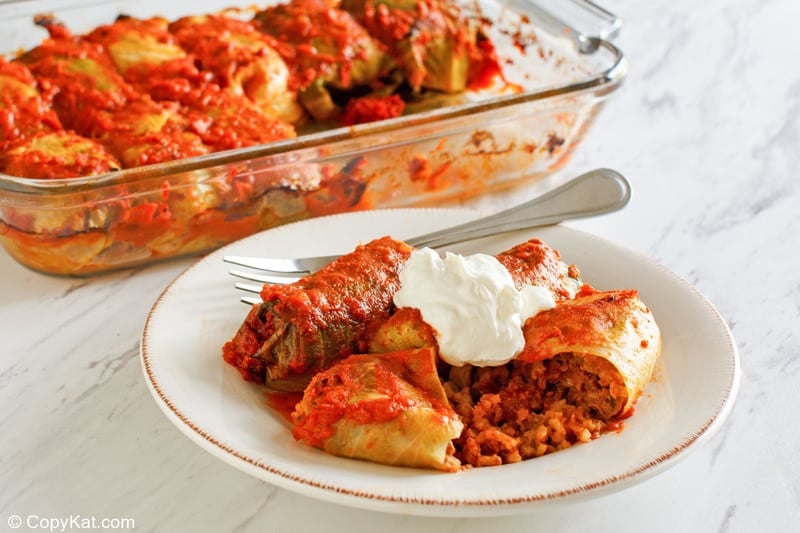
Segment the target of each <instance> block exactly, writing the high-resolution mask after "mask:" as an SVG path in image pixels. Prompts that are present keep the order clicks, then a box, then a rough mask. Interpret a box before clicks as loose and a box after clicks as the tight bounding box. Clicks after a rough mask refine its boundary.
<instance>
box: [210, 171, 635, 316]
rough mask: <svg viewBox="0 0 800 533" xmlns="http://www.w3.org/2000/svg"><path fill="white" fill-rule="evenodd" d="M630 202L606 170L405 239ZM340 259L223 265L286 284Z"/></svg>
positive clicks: (430, 238)
mask: <svg viewBox="0 0 800 533" xmlns="http://www.w3.org/2000/svg"><path fill="white" fill-rule="evenodd" d="M630 197H631V186H630V183H628V180H626V179H625V177H624V176H622V174H620V173H619V172H616V171H614V170H610V169H606V168H600V169H595V170H591V171H589V172H586V173H585V174H581V175H580V176H578V177H576V178H573V179H572V180H570V181H568V182H567V183H565V184H563V185H561V186H559V187H556V188H555V189H553V190H551V191H549V192H547V193H545V194H543V195H541V196H538V197H536V198H534V199H532V200H529V201H527V202H525V203H523V204H520V205H518V206H515V207H512V208H510V209H506V210H504V211H500V212H499V213H495V214H493V215H489V216H486V217H482V218H478V219H475V220H472V221H470V222H467V223H464V224H460V225H458V226H453V227H450V228H445V229H442V230H439V231H434V232H432V233H428V234H425V235H420V236H418V237H414V238H411V239H406V242H407V243H408V244H410V245H412V246H414V247H417V248H420V247H424V246H428V247H431V248H436V247H441V246H448V245H451V244H457V243H460V242H464V241H468V240H473V239H479V238H482V237H488V236H491V235H496V234H499V233H504V232H507V231H515V230H520V229H527V228H532V227H537V226H546V225H550V224H557V223H559V222H563V221H565V220H574V219H578V218H585V217H590V216H596V215H601V214H605V213H611V212H613V211H617V210H619V209H622V208H623V207H625V205H627V203H628V201H629V200H630ZM337 257H339V256H338V255H328V256H318V257H302V258H294V259H288V258H266V257H242V256H231V255H226V256H224V257H223V260H224V261H225V262H227V263H231V264H235V265H239V266H245V267H248V268H251V269H255V270H258V271H261V272H264V273H259V272H250V271H245V270H238V269H232V270H231V271H230V274H231V275H232V276H234V277H237V278H241V279H245V280H249V281H255V282H258V283H261V284H264V283H272V284H284V283H291V282H294V281H296V280H297V279H299V278H300V277H301V276H299V275H298V274H300V275H306V274H310V273H312V272H316V271H317V270H319V269H320V268H322V267H323V266H325V265H327V264H328V263H330V262H331V261H333V260H334V259H336V258H337ZM236 288H237V289H241V290H244V291H246V292H251V293H256V294H257V293H259V292H261V288H262V286H261V285H252V284H247V283H237V284H236ZM242 301H243V302H244V303H247V304H253V303H258V302H260V301H261V300H259V299H258V298H253V297H247V296H245V297H242Z"/></svg>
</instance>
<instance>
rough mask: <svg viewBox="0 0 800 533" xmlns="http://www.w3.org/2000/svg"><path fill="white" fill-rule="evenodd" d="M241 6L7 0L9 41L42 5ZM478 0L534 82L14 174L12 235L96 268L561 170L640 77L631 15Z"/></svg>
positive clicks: (9, 214)
mask: <svg viewBox="0 0 800 533" xmlns="http://www.w3.org/2000/svg"><path fill="white" fill-rule="evenodd" d="M233 3H234V2H232V0H222V1H211V0H206V1H194V2H188V1H186V2H174V3H164V2H155V1H152V0H151V1H131V0H128V1H118V2H96V3H92V2H87V1H85V0H72V1H66V2H65V1H61V2H50V3H47V2H30V1H22V2H14V1H12V2H7V3H2V4H0V36H2V37H0V51H6V52H7V53H8V54H9V55H13V53H14V52H15V51H19V50H25V49H29V48H31V47H33V46H36V45H37V44H38V43H39V41H40V40H41V39H42V38H44V37H45V34H44V32H41V33H37V32H40V31H41V30H40V29H39V28H36V27H35V26H34V25H33V23H32V20H33V16H34V15H36V14H40V13H52V14H54V15H55V16H56V17H57V18H58V19H59V20H61V21H63V22H65V23H66V25H67V26H68V27H69V28H70V29H71V30H73V31H75V32H78V33H79V32H82V31H88V30H90V29H92V28H93V27H95V26H97V25H99V24H104V23H109V22H112V21H113V20H114V18H115V17H116V16H117V15H118V14H120V13H125V14H129V15H132V16H137V17H146V16H153V15H160V16H164V17H167V18H175V17H179V16H183V15H186V14H197V13H210V12H214V11H218V10H220V9H223V8H226V7H229V6H230V5H232V4H233ZM463 7H464V9H467V10H472V12H473V13H474V14H475V16H479V17H481V19H482V20H490V21H491V24H489V25H488V27H487V31H488V33H489V36H490V38H491V39H492V42H493V43H494V45H495V47H496V49H497V52H498V56H499V57H500V59H501V64H503V65H504V75H505V77H506V79H507V80H509V82H511V83H514V84H517V85H518V86H520V87H522V90H520V91H518V92H515V93H511V94H508V93H504V94H492V93H491V92H490V91H487V92H485V93H480V94H466V95H463V98H462V99H461V100H460V101H459V102H458V103H454V104H449V105H441V106H438V107H434V108H431V109H429V110H426V111H421V112H418V113H415V114H410V115H406V116H401V117H398V118H393V119H388V120H383V121H379V122H372V123H367V124H361V125H357V126H351V127H339V128H335V129H330V130H326V131H320V132H316V133H311V134H305V135H300V136H298V137H297V138H294V139H289V140H283V141H278V142H272V143H269V144H264V145H259V146H252V147H248V148H241V149H235V150H228V151H223V152H217V153H212V154H208V155H203V156H199V157H193V158H188V159H183V160H178V161H173V162H169V163H163V164H154V165H148V166H143V167H138V168H131V169H127V170H121V171H116V172H111V173H107V174H104V175H100V176H91V177H79V178H69V179H50V180H41V179H26V178H18V177H13V176H9V175H6V174H0V242H2V244H3V246H4V247H5V249H6V250H7V251H8V253H9V254H10V255H11V256H13V257H14V258H15V259H16V260H17V261H19V262H20V263H22V264H24V265H26V266H28V267H30V268H32V269H35V270H38V271H41V272H46V273H51V274H62V275H84V274H90V273H95V272H101V271H107V270H112V269H118V268H124V267H131V266H134V265H140V264H145V263H149V262H152V261H156V260H162V259H166V258H172V257H178V256H184V255H188V254H199V253H203V252H207V251H210V250H212V249H214V248H217V247H219V246H221V245H223V244H226V243H228V242H231V241H233V240H236V239H239V238H241V237H244V236H246V235H249V234H252V233H254V232H257V231H260V230H264V229H267V228H271V227H275V226H277V225H280V224H285V223H288V222H292V221H297V220H301V219H305V218H309V217H314V216H320V215H326V214H331V213H339V212H345V211H352V210H361V209H379V208H389V207H404V206H419V205H439V204H442V203H446V202H452V201H456V200H463V199H465V198H470V197H474V196H477V195H482V194H487V193H491V192H493V191H497V190H500V189H504V188H508V187H511V186H515V185H519V184H522V183H527V182H531V181H533V180H537V179H540V178H542V177H544V176H546V175H548V174H550V173H552V172H553V171H555V170H557V169H559V168H560V167H561V166H563V165H564V164H565V162H566V161H567V160H568V158H569V155H570V153H571V152H572V151H573V150H575V149H576V148H577V147H578V145H579V144H580V143H581V140H582V139H583V138H584V135H586V133H587V131H588V130H589V128H590V126H591V125H592V123H593V120H594V118H595V116H596V114H597V113H598V111H599V110H600V109H601V107H602V104H603V102H604V101H605V100H606V99H607V98H608V97H609V95H611V94H612V93H613V92H614V91H615V90H616V89H617V88H618V87H619V85H620V84H621V82H622V80H623V79H624V77H625V73H626V63H625V60H624V57H623V55H622V53H621V52H620V50H619V49H617V48H616V47H615V46H614V45H613V44H612V43H611V42H609V41H608V40H607V39H608V38H611V37H613V34H614V33H615V32H616V30H617V29H618V26H619V24H618V20H617V19H616V18H615V17H613V16H612V15H610V14H609V13H607V12H605V11H604V10H602V9H601V8H599V7H598V6H596V5H595V4H592V3H590V2H585V1H580V0H560V1H559V2H552V1H545V0H541V1H537V2H533V1H525V0H519V1H513V2H509V1H502V0H500V1H498V0H464V4H463ZM566 8H569V9H566ZM320 238H324V237H322V236H321V237H320ZM274 253H279V252H274Z"/></svg>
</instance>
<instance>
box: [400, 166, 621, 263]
mask: <svg viewBox="0 0 800 533" xmlns="http://www.w3.org/2000/svg"><path fill="white" fill-rule="evenodd" d="M630 198H631V186H630V183H628V180H626V179H625V177H624V176H623V175H622V174H620V173H619V172H616V171H614V170H611V169H607V168H599V169H595V170H590V171H589V172H586V173H585V174H581V175H580V176H578V177H576V178H574V179H572V180H570V181H569V182H567V183H565V184H564V185H561V186H560V187H556V188H555V189H553V190H551V191H549V192H547V193H545V194H543V195H542V196H539V197H536V198H534V199H533V200H530V201H528V202H525V203H523V204H520V205H518V206H515V207H512V208H511V209H506V210H505V211H500V212H499V213H496V214H494V215H490V216H488V217H483V218H479V219H477V220H474V221H471V222H467V223H465V224H460V225H458V226H454V227H451V228H446V229H444V230H440V231H434V232H433V233H428V234H426V235H421V236H418V237H414V238H412V239H408V240H407V241H406V242H408V243H409V244H411V245H412V246H415V247H423V246H429V247H431V248H435V247H439V246H447V245H450V244H457V243H460V242H464V241H468V240H472V239H480V238H481V237H488V236H490V235H495V234H497V233H502V232H505V231H512V230H520V229H526V228H532V227H536V226H546V225H549V224H558V223H559V222H563V221H564V220H573V219H577V218H585V217H590V216H595V215H602V214H605V213H611V212H613V211H617V210H619V209H622V208H623V207H625V205H627V203H628V201H629V200H630Z"/></svg>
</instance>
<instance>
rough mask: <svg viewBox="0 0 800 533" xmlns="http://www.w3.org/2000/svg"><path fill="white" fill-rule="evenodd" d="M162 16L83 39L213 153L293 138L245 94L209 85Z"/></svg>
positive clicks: (128, 21) (129, 21)
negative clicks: (97, 47)
mask: <svg viewBox="0 0 800 533" xmlns="http://www.w3.org/2000/svg"><path fill="white" fill-rule="evenodd" d="M168 29H169V21H167V20H166V19H163V18H158V17H154V18H149V19H137V18H133V17H127V16H121V17H118V18H117V20H116V21H115V22H114V23H113V24H107V25H104V26H99V27H97V28H96V29H95V30H93V31H92V32H90V33H89V34H87V35H86V36H85V37H84V38H85V39H86V40H87V41H89V42H92V43H97V44H99V45H101V46H102V47H103V48H104V49H105V50H106V51H107V53H108V55H109V56H110V58H111V61H112V62H113V64H114V65H115V67H116V68H117V70H119V71H120V72H121V73H122V75H123V77H124V78H125V80H126V81H127V82H128V83H130V84H131V85H132V86H133V87H135V88H136V89H137V90H138V91H140V92H142V93H144V94H146V95H148V96H149V97H151V98H152V99H153V100H156V101H158V102H163V103H164V105H165V106H169V105H170V104H172V105H174V104H177V105H178V107H177V109H176V113H177V114H178V115H180V116H181V117H183V119H184V120H185V122H186V124H187V127H188V128H190V129H191V132H192V133H193V134H196V135H198V136H199V138H200V139H202V141H203V143H205V144H206V145H208V146H209V147H211V148H212V150H214V151H218V150H228V149H232V148H240V147H243V146H252V145H255V144H261V143H266V142H270V141H275V140H279V139H286V138H289V137H294V136H295V132H294V128H292V126H291V125H290V124H288V123H286V122H284V121H282V120H279V119H277V118H275V117H273V116H269V115H266V114H265V113H264V112H263V111H262V110H261V109H259V108H258V107H256V105H255V104H253V103H252V102H251V101H250V100H248V99H247V98H246V97H245V96H243V95H240V94H236V93H234V92H232V91H229V90H226V89H224V88H222V87H220V86H219V85H217V84H216V83H213V80H212V76H211V75H210V74H209V73H207V72H204V71H201V70H200V69H198V67H197V64H196V58H195V57H194V56H192V55H190V54H188V53H187V52H186V51H184V50H183V49H182V48H181V47H180V46H179V45H178V43H177V42H176V41H175V38H174V36H173V35H171V34H170V33H169V31H168Z"/></svg>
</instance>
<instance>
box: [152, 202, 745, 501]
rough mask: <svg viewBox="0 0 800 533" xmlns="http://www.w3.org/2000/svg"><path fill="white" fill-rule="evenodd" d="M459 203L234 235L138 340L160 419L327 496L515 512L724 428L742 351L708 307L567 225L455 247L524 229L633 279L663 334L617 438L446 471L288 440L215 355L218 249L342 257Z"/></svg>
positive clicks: (590, 269)
mask: <svg viewBox="0 0 800 533" xmlns="http://www.w3.org/2000/svg"><path fill="white" fill-rule="evenodd" d="M474 216H475V213H473V212H469V211H464V210H449V209H448V210H444V209H401V210H385V211H365V212H358V213H352V214H344V215H335V216H331V217H324V218H316V219H312V220H308V221H304V222H300V223H297V224H291V225H287V226H282V227H279V228H277V229H273V230H269V231H266V232H263V233H260V234H257V235H253V236H251V237H248V238H246V239H243V240H241V241H238V242H235V243H232V244H230V245H228V246H226V247H225V248H222V249H221V250H218V251H217V252H215V253H212V254H211V255H209V256H207V257H205V258H203V259H202V260H200V261H199V262H197V263H196V264H195V265H193V266H192V267H190V268H189V269H188V270H186V271H185V272H184V273H183V274H181V275H180V276H179V277H178V278H177V279H176V280H174V281H173V282H172V283H171V284H170V285H169V286H168V287H167V289H166V290H165V291H164V293H163V294H162V295H161V296H160V297H159V298H158V300H157V301H156V303H155V305H154V306H153V309H152V310H151V312H150V314H149V316H148V319H147V322H146V324H145V326H144V331H143V333H142V342H141V355H142V366H143V369H144V374H145V378H146V380H147V383H148V386H149V387H150V389H151V391H152V393H153V396H154V397H155V399H156V402H157V403H158V405H159V406H161V408H162V410H163V411H164V413H166V415H167V417H168V418H169V419H170V420H171V421H172V422H174V423H175V425H176V426H177V427H178V428H180V429H181V430H182V431H183V432H184V433H185V434H186V435H188V436H189V437H190V438H191V439H192V440H193V441H194V442H196V443H197V444H199V445H200V446H201V447H202V448H204V449H205V450H207V451H209V452H210V453H212V454H213V455H215V456H217V457H219V458H220V459H222V460H224V461H226V462H228V463H230V464H231V465H233V466H235V467H236V468H239V469H240V470H243V471H244V472H247V473H249V474H251V475H253V476H256V477H258V478H261V479H263V480H265V481H268V482H270V483H273V484H275V485H277V486H279V487H283V488H285V489H288V490H292V491H296V492H298V493H301V494H305V495H307V496H311V497H315V498H320V499H323V500H327V501H330V502H335V503H340V504H344V505H350V506H354V507H361V508H366V509H372V510H379V511H388V512H400V513H409V514H419V515H440V516H465V515H490V514H510V513H514V512H521V511H528V510H531V509H532V508H534V507H535V506H537V505H543V504H546V505H552V504H553V503H557V502H561V501H574V500H575V499H577V498H585V497H594V496H597V495H600V494H604V493H607V492H609V491H612V490H617V489H621V488H625V487H629V486H631V485H632V484H634V483H637V482H639V481H641V480H643V479H645V478H647V477H648V476H650V475H653V474H655V473H657V472H660V471H662V470H663V469H664V468H666V467H667V466H669V465H672V464H674V463H675V462H676V461H677V460H678V459H680V458H682V457H684V456H685V455H686V454H687V452H689V451H690V450H692V449H694V448H695V447H696V445H697V444H699V443H700V442H701V441H705V440H707V439H708V437H709V436H710V435H711V434H712V433H714V431H715V430H716V429H718V428H719V426H720V425H721V424H722V422H723V420H724V419H725V418H726V416H727V415H728V412H729V411H730V408H731V405H732V404H733V400H734V397H735V395H736V392H737V389H738V385H739V375H740V367H739V357H738V353H737V348H736V345H735V343H734V340H733V338H732V336H731V333H730V331H729V329H728V327H727V325H726V324H725V322H724V321H723V320H722V318H721V317H720V315H719V313H718V312H717V311H716V310H715V309H714V307H713V306H712V305H711V304H710V303H709V302H708V301H707V300H706V299H705V298H704V297H703V296H702V295H701V294H700V293H699V292H698V291H697V290H696V289H694V288H693V287H691V286H690V285H689V284H687V283H686V282H685V281H683V280H681V279H680V278H679V277H677V276H676V275H675V274H673V273H671V272H670V271H668V270H667V269H665V268H664V267H662V266H660V265H658V264H656V263H655V262H653V261H651V260H649V259H647V258H646V257H643V256H641V255H639V254H637V253H634V252H632V251H630V250H627V249H625V248H622V247H619V246H617V245H614V244H612V243H610V242H608V241H606V240H603V239H600V238H598V237H594V236H592V235H589V234H587V233H583V232H580V231H577V230H574V229H570V228H568V227H564V226H552V227H547V228H541V229H536V230H529V231H526V232H518V233H514V234H506V235H504V236H502V237H497V238H492V239H484V240H482V241H475V242H472V243H466V244H463V245H459V246H458V247H454V248H453V249H454V250H456V251H458V252H461V253H473V252H477V251H483V252H498V251H501V250H503V249H506V248H509V247H511V246H513V245H514V244H517V243H519V242H522V241H524V240H527V239H528V238H531V237H534V236H535V237H539V238H542V239H544V240H545V241H546V242H548V243H549V244H550V245H551V246H553V247H555V248H556V249H558V250H559V251H560V252H561V254H562V257H563V258H564V259H565V261H567V262H569V263H574V264H576V265H578V266H579V267H580V268H581V271H582V273H583V276H584V279H585V280H586V281H588V282H590V283H592V284H593V285H594V286H595V287H597V288H600V289H618V288H636V289H638V290H639V293H640V296H641V298H642V300H643V301H644V302H645V303H646V304H647V305H648V306H649V307H650V308H651V309H652V311H653V314H654V316H655V318H656V320H657V321H658V324H659V326H660V327H661V330H662V334H663V350H662V354H661V358H660V360H659V364H658V366H657V367H656V372H655V375H654V380H653V382H652V383H651V384H650V385H649V387H648V388H647V390H646V391H645V394H644V395H643V397H642V399H641V400H640V402H639V404H638V406H637V412H636V415H635V416H633V417H632V418H630V419H629V420H628V421H627V422H626V427H625V429H624V430H623V431H622V432H620V433H611V434H607V435H603V436H601V437H600V438H599V439H597V440H594V441H592V442H591V443H588V444H583V445H578V446H574V447H572V448H570V449H567V450H564V451H560V452H557V453H554V454H552V455H548V456H544V457H541V458H537V459H532V460H528V461H524V462H522V463H517V464H513V465H505V466H501V467H496V468H477V469H471V470H468V471H464V472H459V473H454V474H448V473H440V472H436V471H427V470H417V469H409V468H399V467H388V466H382V465H375V464H371V463H367V462H361V461H355V460H349V459H343V458H338V457H332V456H329V455H326V454H325V453H323V452H321V451H319V450H316V449H313V448H310V447H307V446H305V445H301V444H299V443H297V442H295V441H294V440H293V438H292V436H291V434H290V431H289V429H288V428H287V425H286V424H285V423H284V422H283V421H282V420H281V418H280V417H279V416H278V415H277V414H275V413H274V412H272V411H271V410H270V408H269V407H267V406H266V405H265V402H264V398H263V394H262V391H261V390H260V389H259V387H258V386H256V385H253V384H250V383H246V382H244V381H243V380H242V379H241V378H240V377H239V374H238V372H237V371H236V370H235V369H234V368H232V367H230V366H229V365H227V364H226V363H224V362H223V360H222V357H221V347H222V345H223V344H224V343H225V341H226V340H228V339H229V338H230V337H231V336H232V335H233V334H234V333H235V332H236V330H237V328H238V327H239V325H240V324H241V322H242V320H243V319H244V317H245V315H246V314H247V311H248V309H247V307H246V306H245V305H243V304H242V303H240V302H239V301H238V295H237V294H236V291H235V290H234V288H233V281H232V279H231V278H230V277H229V276H228V273H227V272H228V270H229V265H226V264H224V263H223V262H222V256H223V254H235V255H258V254H261V255H267V256H284V257H290V256H304V255H316V254H330V253H337V252H347V251H349V250H351V249H353V248H354V247H355V245H356V244H357V243H358V242H359V241H367V240H369V239H371V238H374V237H378V236H382V235H388V234H391V235H393V236H395V237H398V238H407V237H410V236H412V235H414V234H420V233H424V232H427V231H429V230H434V229H439V228H441V227H444V226H449V225H453V224H456V223H460V222H463V221H465V220H467V219H469V218H472V217H474Z"/></svg>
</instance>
